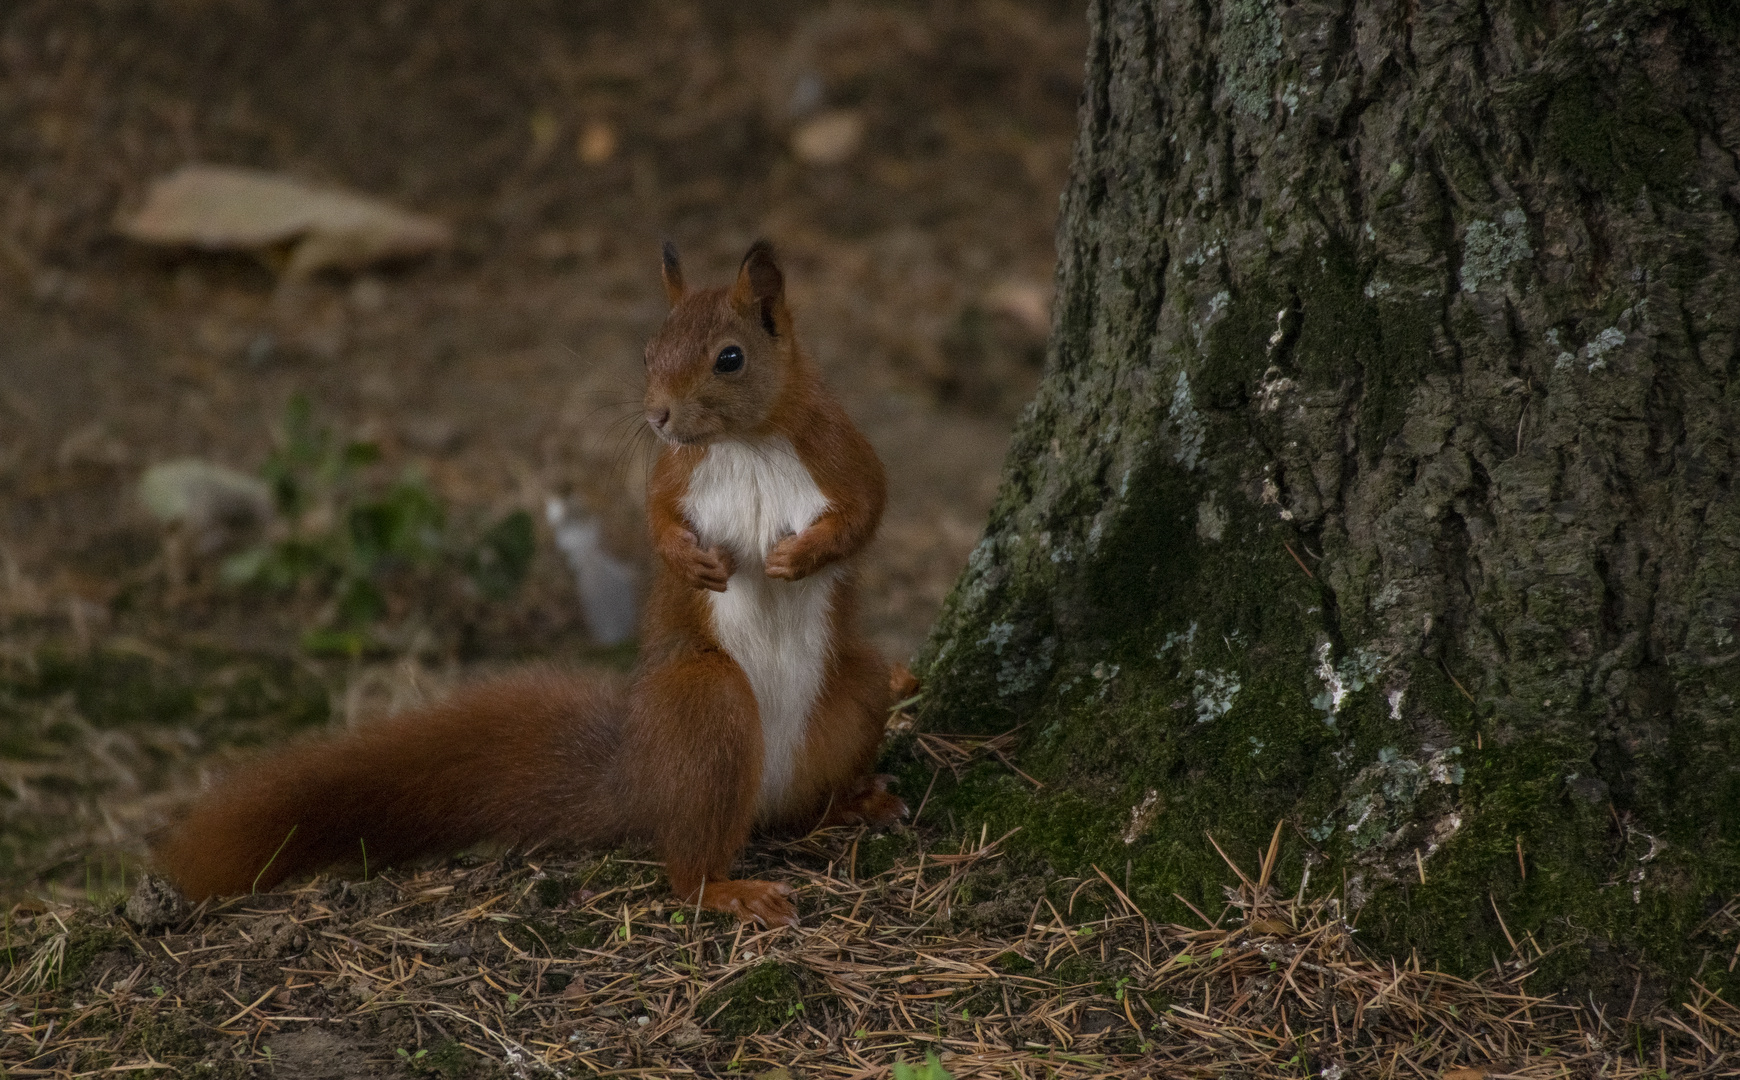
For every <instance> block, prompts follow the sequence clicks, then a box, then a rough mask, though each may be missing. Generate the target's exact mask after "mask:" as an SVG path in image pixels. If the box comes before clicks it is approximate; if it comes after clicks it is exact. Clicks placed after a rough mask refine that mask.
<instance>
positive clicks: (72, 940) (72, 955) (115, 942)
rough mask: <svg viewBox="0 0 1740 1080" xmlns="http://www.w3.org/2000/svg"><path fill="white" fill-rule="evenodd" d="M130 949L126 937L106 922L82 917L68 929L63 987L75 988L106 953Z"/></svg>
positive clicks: (62, 976)
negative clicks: (94, 963) (92, 965)
mask: <svg viewBox="0 0 1740 1080" xmlns="http://www.w3.org/2000/svg"><path fill="white" fill-rule="evenodd" d="M128 947H130V941H129V939H128V937H127V935H126V934H125V933H123V932H122V931H121V930H120V929H119V928H117V927H116V926H115V925H114V924H113V923H111V922H110V921H108V920H107V919H96V918H90V917H88V916H87V917H81V918H78V919H75V920H74V921H73V922H71V923H69V924H68V925H67V939H66V959H65V962H64V963H63V964H62V965H61V973H60V985H62V986H74V985H77V984H78V982H79V980H80V979H81V978H83V977H84V975H85V973H86V972H87V971H88V969H89V968H90V966H91V964H92V962H93V961H95V960H96V959H97V958H98V957H99V956H102V955H103V954H104V953H106V952H111V951H114V950H118V949H125V948H128Z"/></svg>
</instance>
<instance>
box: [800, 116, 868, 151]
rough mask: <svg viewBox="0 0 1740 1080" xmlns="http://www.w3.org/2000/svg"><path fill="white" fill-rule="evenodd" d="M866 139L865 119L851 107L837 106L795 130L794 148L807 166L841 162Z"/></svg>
mask: <svg viewBox="0 0 1740 1080" xmlns="http://www.w3.org/2000/svg"><path fill="white" fill-rule="evenodd" d="M863 142H864V118H863V117H862V116H861V115H859V114H858V113H857V112H855V111H853V110H851V109H835V110H832V111H829V112H825V113H822V114H820V115H819V116H817V117H816V118H815V119H813V120H809V121H806V122H805V123H804V124H802V125H801V126H799V128H798V129H797V130H796V131H795V132H793V133H792V137H791V149H792V153H794V154H796V155H797V157H798V160H799V161H802V162H804V163H805V164H808V165H840V164H843V163H844V162H845V161H846V160H847V159H849V158H850V157H851V156H852V155H853V154H855V153H857V152H858V147H859V146H860V145H861V144H862V143H863Z"/></svg>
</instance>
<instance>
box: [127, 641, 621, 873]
mask: <svg viewBox="0 0 1740 1080" xmlns="http://www.w3.org/2000/svg"><path fill="white" fill-rule="evenodd" d="M624 703H625V696H624V693H623V689H622V686H621V684H620V683H619V682H616V681H610V680H599V679H581V678H577V677H574V676H567V675H561V674H557V673H555V672H548V671H531V672H525V673H522V674H520V675H517V676H514V677H512V678H508V679H503V680H500V681H497V682H491V683H483V684H480V685H478V686H474V687H470V688H468V689H465V690H462V691H460V692H458V693H456V694H454V695H453V696H452V697H451V698H449V699H448V700H446V701H444V702H442V703H440V704H437V705H433V706H430V707H428V708H424V709H419V710H415V711H413V712H410V713H406V714H404V715H401V716H397V717H394V718H393V719H391V720H387V721H383V722H380V723H376V724H370V725H368V726H367V727H365V728H363V729H360V730H358V731H354V732H350V733H347V734H344V735H341V736H339V737H337V738H334V739H329V740H326V741H324V742H318V743H312V744H309V745H306V746H300V747H296V748H293V749H291V750H288V751H286V752H283V753H280V754H278V755H276V756H273V757H269V758H266V759H265V760H263V761H260V762H257V763H255V764H253V765H251V766H248V767H247V768H244V769H242V770H240V771H238V772H236V773H235V774H234V775H232V776H230V777H229V778H227V779H226V780H224V781H223V782H221V783H220V784H219V785H218V786H216V787H215V788H213V789H212V790H211V791H209V792H207V793H206V794H205V795H204V796H202V797H201V798H200V799H199V801H198V802H197V803H195V804H194V806H193V808H192V810H191V811H190V812H189V813H188V814H187V816H186V817H185V818H183V819H182V820H181V821H180V822H179V823H177V824H176V825H175V826H174V828H173V829H171V830H170V832H169V834H168V835H167V837H166V838H165V839H164V840H163V842H162V843H160V844H159V845H158V846H157V848H156V851H155V854H156V858H157V862H158V865H159V866H160V867H161V868H162V870H163V872H164V873H166V874H167V875H168V876H169V877H170V878H171V879H173V880H174V881H175V883H176V884H177V885H179V886H180V887H181V890H182V891H183V892H184V893H186V894H187V896H188V898H189V899H192V900H195V901H198V900H202V899H204V898H206V897H208V896H212V895H220V894H231V893H244V892H250V891H256V890H260V889H269V888H271V887H272V886H274V885H276V884H277V883H278V882H280V881H282V880H284V879H285V878H287V877H289V876H291V875H293V874H302V873H308V872H311V871H314V870H319V869H321V868H322V867H326V866H330V865H333V864H345V865H361V864H362V863H363V862H364V860H365V859H366V860H367V862H368V864H369V865H371V866H385V865H387V864H389V863H394V862H400V861H403V860H406V859H414V858H417V857H419V856H424V855H435V854H442V853H446V852H451V851H457V850H459V849H461V848H464V847H466V846H469V845H471V844H474V843H478V842H481V841H484V840H499V841H506V842H511V843H525V842H530V841H534V840H547V839H563V840H572V841H575V842H582V843H590V842H609V841H610V840H612V839H614V837H615V835H616V833H617V832H619V829H618V828H617V823H616V822H615V821H614V820H613V819H614V815H613V814H612V810H611V798H610V794H609V791H608V790H607V786H606V785H605V783H604V780H605V777H606V774H607V772H608V770H609V767H610V759H611V757H612V756H613V754H614V753H615V748H616V744H617V740H618V730H619V728H620V725H621V719H622V716H623V713H624V710H625V704H624Z"/></svg>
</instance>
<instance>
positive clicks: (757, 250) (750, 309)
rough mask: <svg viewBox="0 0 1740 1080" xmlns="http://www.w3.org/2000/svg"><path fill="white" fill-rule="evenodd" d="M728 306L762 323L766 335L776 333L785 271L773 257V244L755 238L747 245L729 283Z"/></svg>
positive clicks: (775, 335)
mask: <svg viewBox="0 0 1740 1080" xmlns="http://www.w3.org/2000/svg"><path fill="white" fill-rule="evenodd" d="M731 306H732V307H734V308H736V309H737V310H738V311H740V312H742V313H743V314H744V315H746V316H751V315H752V316H753V317H755V318H756V319H758V320H759V321H760V323H761V327H762V329H763V330H766V331H767V334H768V336H769V337H778V336H779V321H780V320H779V316H780V315H782V314H783V313H784V311H785V274H784V273H783V272H781V271H780V268H779V262H778V260H777V259H775V258H774V254H773V245H772V244H770V243H768V242H767V241H766V240H757V241H756V242H755V243H753V244H751V245H749V253H748V254H746V255H744V256H743V265H742V267H741V268H739V269H738V271H737V282H736V284H735V285H733V286H732V287H731Z"/></svg>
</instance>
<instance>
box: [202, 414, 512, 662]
mask: <svg viewBox="0 0 1740 1080" xmlns="http://www.w3.org/2000/svg"><path fill="white" fill-rule="evenodd" d="M379 458H380V454H379V451H378V450H377V448H376V447H375V446H374V445H373V444H372V443H367V442H360V441H355V440H352V441H339V440H336V439H334V437H333V434H332V432H331V430H330V429H328V428H327V427H325V426H323V425H321V424H320V423H318V422H317V421H316V420H315V418H314V409H313V406H312V405H311V404H310V403H309V400H308V398H306V397H304V396H303V395H300V394H298V395H296V396H295V397H292V398H291V399H290V403H289V405H288V406H287V407H286V409H285V415H284V428H283V435H282V438H281V439H280V440H279V445H278V446H277V447H276V448H275V449H274V450H273V451H272V453H271V455H270V456H268V457H267V459H266V463H265V465H264V466H263V467H262V468H261V474H262V476H263V477H264V478H265V480H266V483H267V485H268V486H269V487H270V488H271V491H272V498H273V501H274V503H275V504H276V507H277V510H278V514H279V519H280V521H279V525H278V527H277V528H276V529H275V530H274V533H273V534H272V535H271V536H270V537H269V538H268V539H267V540H265V541H264V542H262V543H260V544H257V545H255V546H253V547H250V548H248V549H246V550H244V551H242V552H240V553H238V554H236V555H233V556H231V557H230V558H229V559H227V560H226V561H225V562H224V564H223V567H222V570H221V577H222V579H223V580H224V581H225V582H226V583H228V584H231V585H237V586H252V587H259V588H266V589H270V590H274V591H280V592H283V591H289V590H291V589H298V588H303V589H311V590H312V591H314V592H315V593H316V594H318V595H319V596H321V597H322V598H323V599H325V600H327V601H328V602H327V603H326V604H324V605H323V609H324V611H325V614H324V615H323V617H322V625H319V626H316V627H313V628H311V629H310V630H309V631H308V632H307V633H306V634H304V635H303V647H304V648H306V649H307V650H309V651H310V652H317V653H350V654H355V653H358V652H360V651H362V649H363V648H365V647H366V646H367V645H368V643H369V641H370V633H369V631H370V629H371V628H372V627H374V626H375V625H376V624H378V623H380V622H381V621H382V620H384V619H386V618H387V616H388V603H387V588H388V585H389V583H390V581H391V580H392V579H394V578H395V577H403V576H406V575H422V576H424V577H426V578H428V577H441V576H445V575H451V574H455V573H458V574H463V575H464V576H465V577H467V578H469V579H470V580H471V582H472V583H473V584H474V585H475V586H476V588H477V590H478V591H479V592H480V593H482V594H483V595H484V596H485V597H487V598H489V599H491V600H505V599H507V598H509V597H510V596H512V595H513V594H514V593H515V592H516V591H517V590H518V589H519V587H520V585H521V583H522V582H524V580H525V578H526V575H527V573H528V572H529V571H530V569H531V563H532V556H533V554H534V553H535V551H536V539H535V537H534V535H533V531H532V519H531V515H529V514H527V513H526V512H525V511H523V510H516V511H514V512H512V513H509V514H507V515H506V516H504V517H502V518H500V519H499V520H496V521H494V522H492V523H490V524H488V525H487V526H486V527H483V528H481V529H476V528H471V529H468V528H465V527H462V526H457V525H455V524H454V523H453V522H451V521H450V520H449V515H448V513H447V510H446V508H445V507H444V506H443V505H442V503H441V500H440V499H439V498H437V497H436V495H435V494H434V493H433V492H432V491H430V490H429V487H428V485H427V483H426V482H425V481H424V479H423V477H422V476H421V475H419V474H418V473H417V472H416V471H415V470H407V471H406V472H405V473H403V474H402V475H401V476H400V477H399V478H398V479H397V480H395V481H392V482H390V483H386V484H384V485H383V484H381V483H379V482H374V481H372V480H371V479H370V478H369V477H368V476H367V475H366V472H365V470H366V469H367V467H368V466H370V465H373V464H375V463H376V462H377V461H378V460H379Z"/></svg>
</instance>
